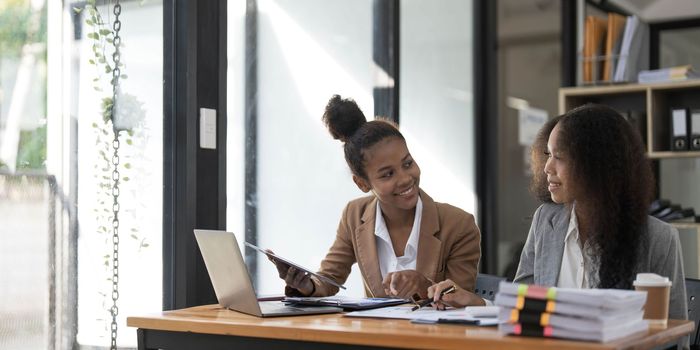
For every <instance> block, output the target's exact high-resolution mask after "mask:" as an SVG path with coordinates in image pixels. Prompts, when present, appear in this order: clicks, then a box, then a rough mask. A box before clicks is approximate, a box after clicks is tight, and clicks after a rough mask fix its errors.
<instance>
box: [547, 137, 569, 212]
mask: <svg viewBox="0 0 700 350" xmlns="http://www.w3.org/2000/svg"><path fill="white" fill-rule="evenodd" d="M560 135H561V130H560V127H559V124H557V125H556V126H555V127H554V129H552V132H551V133H550V134H549V140H548V141H547V163H545V166H544V173H545V174H546V175H547V183H548V187H547V189H548V190H549V193H550V194H551V196H552V201H553V202H554V203H559V204H564V203H572V202H573V201H574V182H573V176H572V175H573V174H571V172H570V170H571V159H570V158H569V157H568V156H567V154H566V153H565V152H563V150H561V149H560V147H559V146H558V145H559V144H560V142H561V140H560V139H559V137H560Z"/></svg>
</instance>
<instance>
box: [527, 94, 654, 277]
mask: <svg viewBox="0 0 700 350" xmlns="http://www.w3.org/2000/svg"><path fill="white" fill-rule="evenodd" d="M556 125H559V130H560V134H559V135H560V136H559V140H561V141H560V143H561V144H559V145H557V146H558V147H559V148H560V149H561V150H562V151H563V152H564V153H565V154H566V155H567V157H568V159H571V164H572V169H570V172H571V174H573V181H574V183H575V188H574V193H575V195H576V194H583V195H578V197H582V198H576V199H575V201H576V206H577V208H578V207H580V208H581V212H582V213H585V216H586V219H587V222H589V225H590V227H591V232H592V235H591V237H590V238H589V244H590V246H591V248H592V249H593V252H594V253H595V254H594V259H595V261H596V265H597V266H598V278H599V285H598V287H599V288H621V289H630V288H631V287H632V281H633V279H634V277H635V273H636V271H635V269H636V265H637V263H638V259H639V258H640V257H641V256H643V254H644V253H643V252H645V251H646V249H648V234H647V231H646V222H647V212H648V208H649V204H650V203H651V200H652V198H653V195H654V193H653V192H654V190H653V189H654V185H653V184H654V177H653V174H652V171H651V164H650V162H649V159H648V158H647V157H646V153H645V149H644V144H643V142H642V139H641V135H639V133H638V132H637V131H636V130H635V129H634V128H633V127H632V125H631V124H630V123H629V122H628V121H627V120H625V119H624V118H623V117H622V116H621V115H620V114H619V113H617V112H616V111H615V110H614V109H612V108H610V107H607V106H603V105H597V104H586V105H584V106H581V107H578V108H575V109H573V110H571V111H569V112H567V113H566V114H564V115H561V116H558V117H556V118H554V119H552V120H550V121H549V122H547V123H546V124H545V125H544V126H543V127H542V129H541V130H540V132H539V134H538V136H537V138H536V140H535V143H534V144H533V146H532V152H531V156H532V170H533V178H532V183H531V186H530V190H531V191H532V192H533V194H534V195H535V196H536V197H537V198H538V199H540V200H542V201H545V202H551V201H552V199H551V196H550V195H549V191H548V190H547V177H546V174H545V173H544V166H545V163H546V161H547V157H546V155H545V152H546V150H547V142H548V140H549V135H550V134H551V132H552V130H553V129H554V127H555V126H556ZM578 213H579V210H577V214H578Z"/></svg>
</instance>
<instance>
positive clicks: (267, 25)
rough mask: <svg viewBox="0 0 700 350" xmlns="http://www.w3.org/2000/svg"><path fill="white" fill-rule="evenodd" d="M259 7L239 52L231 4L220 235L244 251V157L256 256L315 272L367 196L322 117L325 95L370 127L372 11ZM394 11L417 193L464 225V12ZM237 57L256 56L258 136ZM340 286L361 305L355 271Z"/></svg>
mask: <svg viewBox="0 0 700 350" xmlns="http://www.w3.org/2000/svg"><path fill="white" fill-rule="evenodd" d="M257 4H258V14H257V16H258V17H257V18H258V27H257V36H258V38H257V41H255V42H247V43H246V38H247V36H246V27H245V20H246V9H245V4H244V2H243V1H239V2H235V3H232V2H229V17H228V27H229V32H228V39H229V43H228V45H229V46H228V52H229V58H228V59H229V68H228V74H229V76H228V93H229V96H228V112H229V115H228V123H229V126H228V135H227V136H228V141H229V144H228V149H227V154H228V157H229V158H228V160H227V165H228V174H227V176H228V177H227V181H228V193H227V198H228V208H227V210H228V215H227V226H228V229H229V230H232V231H234V232H235V233H236V234H237V235H238V239H239V240H240V241H242V240H243V239H244V232H245V230H246V229H247V228H246V227H245V203H244V194H245V185H244V184H245V180H246V178H245V171H244V169H245V159H246V155H245V152H246V145H247V146H248V150H250V149H254V151H255V155H256V156H257V163H256V164H257V174H256V175H255V180H256V181H257V189H258V190H257V193H256V196H254V197H252V198H253V200H252V201H251V203H252V204H253V205H255V206H256V210H257V239H258V242H259V245H260V246H262V247H264V248H270V249H272V250H274V251H276V252H278V253H280V254H281V255H283V256H286V257H289V258H291V259H294V260H296V261H297V262H299V263H300V264H302V265H305V266H307V267H309V268H317V267H318V266H319V264H320V262H321V260H322V259H323V257H324V256H325V254H326V252H327V250H328V248H329V247H330V245H331V244H332V242H333V240H334V239H335V235H336V229H337V227H338V222H339V220H340V216H341V213H342V210H343V208H344V206H345V205H346V204H347V202H348V201H350V200H352V199H354V198H357V197H360V196H364V195H365V194H364V193H362V192H361V191H360V190H359V189H358V188H357V187H356V185H355V184H354V183H353V182H352V178H351V173H350V170H349V169H348V167H347V165H346V163H345V160H344V154H343V150H342V144H341V143H340V142H339V141H337V140H333V139H332V138H331V136H330V135H329V133H328V131H327V130H326V129H325V126H324V125H323V123H322V122H321V115H322V113H323V109H324V107H325V105H326V103H327V101H328V99H329V98H330V97H331V95H333V94H340V95H341V96H343V97H351V98H354V99H355V100H356V101H357V102H358V104H359V105H360V108H362V110H363V111H364V113H365V115H366V116H367V117H368V118H371V117H372V116H373V115H374V110H373V103H374V101H373V96H372V89H373V86H374V80H373V79H374V76H375V74H376V72H375V69H377V66H376V65H375V64H374V63H373V62H372V57H373V52H372V42H373V13H372V9H373V2H372V1H369V0H365V1H355V0H348V1H333V2H329V1H323V0H303V1H299V0H294V1H291V0H259V1H257ZM400 8H401V11H400V21H401V23H402V24H401V28H400V31H401V32H400V37H401V52H400V53H393V55H397V56H399V55H400V58H399V61H400V62H401V65H400V67H401V68H400V69H401V72H400V74H401V80H400V84H401V86H400V91H401V96H400V123H401V130H402V132H403V133H404V135H405V136H406V138H407V140H408V144H409V147H410V150H411V152H412V153H413V154H414V156H415V157H416V159H417V161H418V163H419V164H420V165H421V169H422V171H423V176H422V180H421V185H422V187H423V188H425V189H426V191H428V193H430V195H431V196H433V198H435V199H436V200H438V201H442V202H449V203H451V204H454V205H456V206H459V207H461V208H463V209H465V210H467V211H470V212H472V213H473V212H474V208H475V202H476V200H475V194H474V169H473V164H474V150H473V147H474V141H473V140H474V136H473V115H472V100H471V99H472V97H471V96H472V28H471V27H472V25H471V23H472V4H471V2H470V1H469V2H463V1H449V2H447V3H445V2H435V3H434V2H431V1H407V2H404V1H402V2H401V5H400ZM248 16H251V13H248ZM249 19H250V18H249ZM249 23H250V22H249ZM248 30H249V31H250V30H251V28H248ZM248 38H250V37H249V36H248ZM246 45H248V46H247V48H248V52H250V51H251V50H250V48H251V46H250V45H257V46H256V47H257V60H256V61H255V62H256V63H257V75H258V78H257V95H255V94H249V95H255V98H256V102H257V116H256V118H257V119H256V120H257V132H256V133H255V135H250V134H249V133H250V130H246V124H245V113H246V110H245V106H246V101H245V96H246V88H251V86H246V85H245V79H244V77H245V76H246V73H250V72H246V71H245V66H246V57H245V56H244V54H243V53H244V52H246V51H247V50H246ZM248 93H249V91H248ZM251 143H254V144H255V145H256V147H250V145H251ZM258 261H259V263H258V268H257V271H255V272H256V274H257V278H258V293H261V294H271V293H272V294H279V293H280V292H281V291H282V290H283V286H284V282H283V281H282V280H280V279H279V278H278V277H277V272H276V270H275V269H274V266H273V265H272V264H271V263H269V262H268V261H267V260H266V259H264V258H263V257H261V256H259V257H258ZM346 285H347V286H348V291H342V292H341V293H346V294H348V295H354V296H361V295H363V293H364V290H363V287H362V279H361V276H360V273H359V270H357V268H356V266H355V269H354V270H353V272H352V273H351V275H350V280H349V281H348V283H346Z"/></svg>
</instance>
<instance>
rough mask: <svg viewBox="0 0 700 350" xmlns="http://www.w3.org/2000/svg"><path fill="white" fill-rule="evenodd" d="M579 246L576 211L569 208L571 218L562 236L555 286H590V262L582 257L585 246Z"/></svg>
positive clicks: (579, 238)
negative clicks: (562, 248)
mask: <svg viewBox="0 0 700 350" xmlns="http://www.w3.org/2000/svg"><path fill="white" fill-rule="evenodd" d="M581 246H582V245H581V237H580V236H579V231H578V220H577V219H576V211H575V210H574V208H571V219H570V220H569V228H568V229H567V230H566V237H565V238H564V255H563V256H562V259H561V268H560V269H559V279H558V280H557V287H564V288H590V284H589V281H588V274H589V272H590V269H591V266H590V265H591V264H590V260H589V259H585V258H584V254H583V251H584V249H585V248H584V249H581Z"/></svg>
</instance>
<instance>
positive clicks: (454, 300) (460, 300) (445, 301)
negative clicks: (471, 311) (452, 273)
mask: <svg viewBox="0 0 700 350" xmlns="http://www.w3.org/2000/svg"><path fill="white" fill-rule="evenodd" d="M451 286H455V288H456V290H455V291H454V292H453V293H450V294H445V295H443V296H442V297H440V292H441V291H443V290H445V289H447V288H449V287H451ZM428 298H432V299H433V305H435V307H436V308H437V309H438V310H444V309H445V306H446V305H449V306H452V307H456V308H460V307H465V306H483V305H486V302H484V299H481V298H480V297H479V296H478V295H476V294H474V293H472V292H468V291H466V290H464V289H463V288H461V287H460V286H458V285H457V284H456V283H454V282H452V281H451V280H449V279H448V280H444V281H442V282H440V283H437V284H434V285H432V286H430V287H428Z"/></svg>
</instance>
